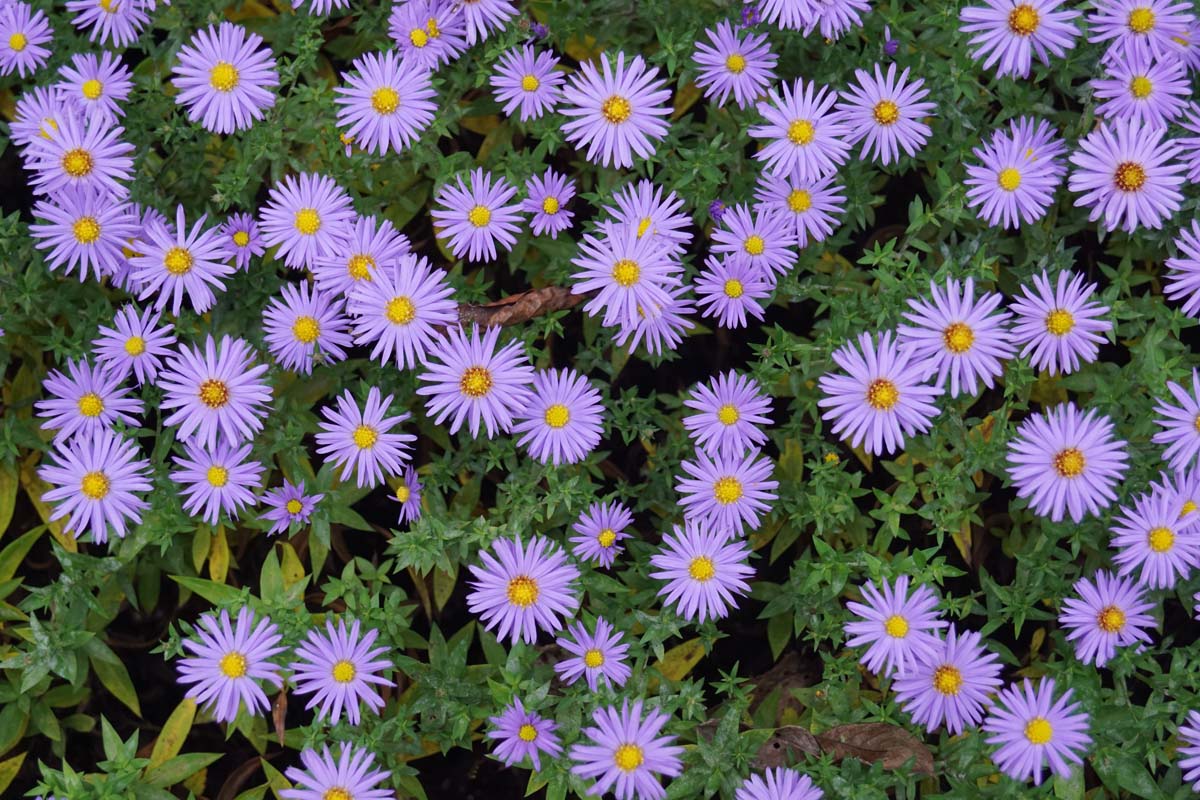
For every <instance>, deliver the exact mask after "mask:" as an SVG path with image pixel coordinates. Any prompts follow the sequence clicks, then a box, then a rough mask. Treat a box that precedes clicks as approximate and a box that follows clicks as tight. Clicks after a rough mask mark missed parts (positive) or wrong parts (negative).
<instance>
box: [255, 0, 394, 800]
mask: <svg viewBox="0 0 1200 800" xmlns="http://www.w3.org/2000/svg"><path fill="white" fill-rule="evenodd" d="M313 2H314V3H315V2H318V0H313ZM339 747H340V748H341V749H340V751H339V753H338V757H337V760H336V761H335V760H334V758H333V754H332V753H330V752H329V748H328V747H323V748H322V752H321V753H320V754H318V753H317V751H316V750H311V749H309V750H301V751H300V761H301V763H303V764H304V769H302V770H301V769H299V768H297V767H288V768H287V772H286V773H284V774H285V775H286V776H287V778H288V780H290V781H291V782H292V784H293V785H294V786H296V788H295V789H281V790H280V792H279V796H280V797H281V798H283V800H394V798H395V796H396V792H395V791H394V790H393V789H391V788H390V786H389V787H388V788H376V787H379V786H380V784H384V783H386V782H387V781H388V779H389V778H390V777H391V775H392V774H391V773H390V772H389V771H387V770H386V769H376V768H375V754H374V753H372V752H370V751H369V750H366V749H365V748H364V749H360V748H357V747H355V746H354V745H352V744H341V745H339Z"/></svg>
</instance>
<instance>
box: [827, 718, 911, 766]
mask: <svg viewBox="0 0 1200 800" xmlns="http://www.w3.org/2000/svg"><path fill="white" fill-rule="evenodd" d="M816 740H817V742H818V743H819V744H820V746H821V749H822V750H823V751H824V752H827V753H832V754H833V757H834V758H836V759H838V760H839V761H840V760H841V759H843V758H857V759H858V760H859V761H879V762H881V763H882V764H883V766H884V768H885V769H899V768H900V767H903V766H904V764H905V763H906V762H908V760H909V759H915V761H914V764H913V771H914V772H916V773H917V774H918V775H932V774H933V754H932V753H930V752H929V748H927V747H926V746H925V744H924V742H922V741H921V740H920V739H918V738H917V737H916V736H914V735H912V734H911V733H909V732H908V731H906V730H904V728H901V727H898V726H896V725H889V724H887V723H886V722H859V723H854V724H852V725H839V726H837V727H836V728H830V729H829V730H827V731H825V732H824V733H819V734H817V735H816Z"/></svg>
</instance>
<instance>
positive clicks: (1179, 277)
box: [1163, 220, 1200, 317]
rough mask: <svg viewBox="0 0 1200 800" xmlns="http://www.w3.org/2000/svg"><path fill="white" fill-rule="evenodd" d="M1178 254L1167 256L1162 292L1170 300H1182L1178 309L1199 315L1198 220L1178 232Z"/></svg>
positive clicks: (1199, 265)
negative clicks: (1181, 304) (1166, 270)
mask: <svg viewBox="0 0 1200 800" xmlns="http://www.w3.org/2000/svg"><path fill="white" fill-rule="evenodd" d="M1175 249H1176V250H1177V251H1178V255H1176V256H1175V257H1174V258H1168V259H1167V261H1166V266H1167V269H1168V270H1169V272H1168V273H1167V277H1166V282H1165V283H1166V285H1165V286H1164V287H1163V294H1165V295H1166V296H1167V297H1169V298H1170V299H1172V300H1183V306H1182V308H1181V309H1180V310H1181V311H1183V313H1185V314H1187V315H1188V316H1190V317H1200V220H1192V227H1191V228H1190V229H1188V228H1185V229H1183V230H1181V231H1180V232H1179V238H1177V239H1176V240H1175Z"/></svg>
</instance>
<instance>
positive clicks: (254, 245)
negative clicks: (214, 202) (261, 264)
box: [221, 214, 267, 271]
mask: <svg viewBox="0 0 1200 800" xmlns="http://www.w3.org/2000/svg"><path fill="white" fill-rule="evenodd" d="M221 236H223V237H225V249H226V250H228V251H229V252H230V253H232V254H233V259H234V262H233V263H234V266H235V267H236V268H237V269H238V270H239V271H240V270H247V269H249V268H250V259H251V258H257V257H259V256H261V255H262V254H263V253H265V252H267V246H266V245H265V244H263V240H262V235H261V234H260V233H259V232H258V223H257V222H255V221H254V217H253V216H252V215H251V214H234V215H233V216H231V217H230V218H229V219H227V220H225V224H223V225H222V226H221Z"/></svg>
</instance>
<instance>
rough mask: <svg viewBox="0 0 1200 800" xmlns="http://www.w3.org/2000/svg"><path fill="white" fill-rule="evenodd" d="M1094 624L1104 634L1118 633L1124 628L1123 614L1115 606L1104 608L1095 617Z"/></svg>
mask: <svg viewBox="0 0 1200 800" xmlns="http://www.w3.org/2000/svg"><path fill="white" fill-rule="evenodd" d="M1096 624H1097V625H1099V626H1100V630H1102V631H1104V632H1105V633H1120V632H1121V631H1122V629H1124V627H1125V612H1124V611H1122V610H1121V609H1119V608H1117V607H1116V606H1105V607H1104V608H1103V610H1101V611H1100V613H1099V614H1097V615H1096Z"/></svg>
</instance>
